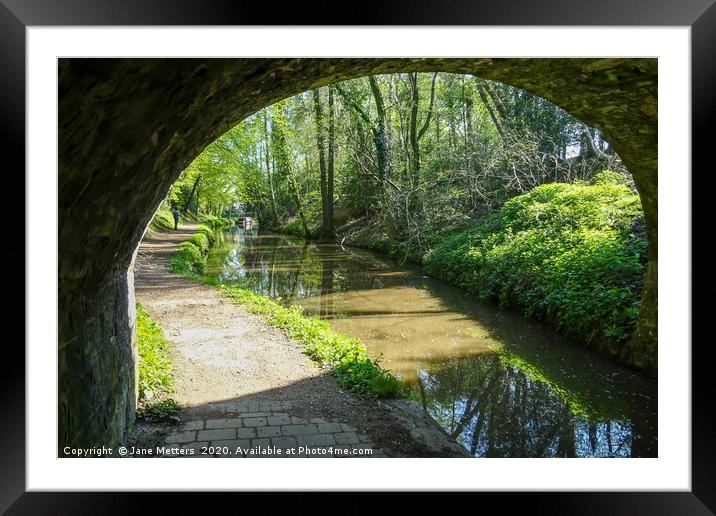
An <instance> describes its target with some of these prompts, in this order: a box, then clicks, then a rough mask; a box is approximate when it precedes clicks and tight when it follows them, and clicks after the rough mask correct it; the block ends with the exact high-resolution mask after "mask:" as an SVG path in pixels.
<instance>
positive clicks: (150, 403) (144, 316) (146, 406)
mask: <svg viewBox="0 0 716 516" xmlns="http://www.w3.org/2000/svg"><path fill="white" fill-rule="evenodd" d="M137 347H138V354H139V364H138V370H139V410H138V413H139V415H140V417H143V418H144V419H147V420H151V421H169V422H173V421H178V419H179V407H178V405H177V403H176V401H174V400H173V399H171V398H170V397H168V394H169V393H171V392H173V390H174V386H173V381H172V361H171V350H170V349H171V348H170V344H169V342H168V341H167V340H166V339H165V338H164V334H163V333H162V329H161V328H160V327H159V326H157V324H156V323H155V322H154V321H153V320H152V318H151V317H150V316H149V314H148V313H147V312H146V311H145V310H144V308H142V306H141V305H140V304H139V303H137Z"/></svg>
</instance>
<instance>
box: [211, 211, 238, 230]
mask: <svg viewBox="0 0 716 516" xmlns="http://www.w3.org/2000/svg"><path fill="white" fill-rule="evenodd" d="M205 222H206V225H207V226H209V227H210V228H211V229H213V230H214V231H218V230H220V229H225V228H230V227H231V226H233V225H234V221H233V220H231V219H224V218H221V217H215V216H214V215H207V216H206V217H205Z"/></svg>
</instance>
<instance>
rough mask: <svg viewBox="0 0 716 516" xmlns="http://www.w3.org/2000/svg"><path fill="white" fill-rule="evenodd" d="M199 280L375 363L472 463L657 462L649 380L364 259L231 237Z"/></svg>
mask: <svg viewBox="0 0 716 516" xmlns="http://www.w3.org/2000/svg"><path fill="white" fill-rule="evenodd" d="M206 273H207V274H208V275H210V276H214V277H216V278H218V279H219V280H220V281H222V282H227V283H233V284H237V285H240V286H242V287H244V288H247V289H250V290H252V291H254V292H257V293H261V294H265V295H267V296H270V297H272V298H275V299H277V300H280V302H282V303H285V304H293V305H300V306H302V307H303V308H304V310H305V311H306V312H307V313H308V314H310V315H314V316H316V317H320V318H322V319H325V320H327V321H328V322H329V323H330V324H331V325H332V326H333V327H334V328H335V329H336V330H338V331H340V332H342V333H345V334H346V335H349V336H352V337H357V338H359V339H361V341H362V342H363V343H364V344H365V346H366V348H367V349H368V352H369V353H370V354H371V356H374V357H378V356H380V357H381V360H382V362H381V364H382V365H383V367H385V368H387V369H390V370H392V371H393V372H394V373H395V374H396V375H397V376H398V377H399V378H400V379H401V380H402V381H403V382H404V383H405V384H406V385H407V386H408V388H409V392H410V397H411V398H412V399H414V400H415V401H417V402H418V403H419V404H421V405H422V406H423V408H424V409H425V410H426V411H427V412H428V413H429V414H430V416H431V417H432V418H433V419H435V421H437V422H438V423H439V424H440V425H441V426H442V427H443V428H444V429H445V431H446V432H447V433H448V434H450V435H451V436H452V437H453V438H454V439H456V440H457V441H458V442H460V443H461V444H462V445H463V446H464V447H465V448H466V449H467V450H468V451H469V452H470V454H471V455H473V456H475V457H656V456H657V424H656V423H657V399H656V392H657V390H656V381H655V380H654V379H651V378H647V377H644V376H642V375H641V374H638V373H636V372H634V371H632V370H630V369H627V368H625V367H622V366H620V365H618V364H615V363H613V362H612V361H610V360H609V359H607V358H605V357H603V356H601V355H599V354H597V353H594V352H591V351H588V350H586V349H584V348H582V347H580V346H578V345H576V344H574V343H570V342H569V341H567V340H566V339H564V338H563V337H561V336H560V335H558V334H556V333H555V332H554V331H552V330H551V329H549V328H548V327H546V326H545V325H543V324H541V323H539V322H537V321H531V320H527V319H525V318H524V317H522V316H520V315H519V314H518V313H516V312H514V311H511V310H507V309H499V308H498V307H497V306H495V305H494V304H491V303H486V302H482V301H480V300H479V299H478V298H477V297H475V296H473V295H471V294H468V293H466V292H464V291H462V290H460V289H458V288H455V287H452V286H449V285H446V284H444V283H442V282H440V281H438V280H435V279H432V278H430V277H427V276H426V275H424V274H423V273H422V272H421V270H420V268H419V267H415V266H411V265H409V264H402V265H401V264H399V263H398V262H397V261H395V260H392V259H390V258H388V257H386V256H383V255H380V254H377V253H373V252H370V251H366V250H362V249H356V248H350V247H342V246H340V245H332V244H318V243H316V242H310V241H305V240H302V239H299V238H296V237H291V236H286V235H278V234H271V233H267V232H259V231H258V230H256V229H251V230H246V229H239V228H234V229H231V230H228V231H225V232H224V238H223V241H222V242H221V243H217V245H216V246H215V247H214V248H213V249H212V251H211V253H210V255H209V259H208V264H207V267H206Z"/></svg>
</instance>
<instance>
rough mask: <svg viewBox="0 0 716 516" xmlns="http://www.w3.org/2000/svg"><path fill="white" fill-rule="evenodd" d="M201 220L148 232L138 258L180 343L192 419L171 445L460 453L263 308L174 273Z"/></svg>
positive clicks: (151, 304) (158, 316)
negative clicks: (332, 368)
mask: <svg viewBox="0 0 716 516" xmlns="http://www.w3.org/2000/svg"><path fill="white" fill-rule="evenodd" d="M197 226H198V224H197V223H187V224H183V225H181V226H180V228H179V229H178V230H176V231H163V232H155V233H153V234H151V235H148V236H146V237H145V238H144V240H143V241H142V243H141V245H140V248H139V251H138V254H137V258H136V262H135V292H136V297H137V300H138V301H139V302H140V303H141V304H142V305H143V306H144V308H145V310H147V312H149V314H150V315H151V316H152V318H153V319H154V320H155V321H157V323H158V324H159V325H160V326H161V327H162V329H163V330H164V334H165V336H166V338H167V339H168V340H169V341H170V342H171V343H172V345H173V348H174V352H173V355H174V357H173V360H174V368H175V381H174V384H175V387H176V392H175V393H174V394H173V397H174V398H175V399H176V400H177V401H178V402H179V404H180V405H181V406H182V420H183V421H182V426H180V427H179V428H178V429H175V430H173V431H172V432H171V433H170V434H169V435H168V436H166V437H165V438H164V442H165V444H167V445H168V447H169V448H172V449H173V450H182V449H184V450H191V449H194V450H196V449H200V448H202V447H204V446H212V447H213V446H217V447H220V448H221V451H220V452H219V453H215V454H214V455H215V456H224V455H226V454H225V453H224V450H225V448H224V447H226V448H228V449H230V450H232V453H231V454H229V455H231V456H254V455H255V454H251V453H248V452H247V449H249V448H251V449H256V448H259V447H265V448H268V449H273V450H274V452H275V450H276V448H278V449H281V450H284V451H285V450H286V449H288V448H291V447H297V446H298V447H300V446H315V447H319V448H320V447H322V448H323V449H327V448H328V449H330V448H331V447H333V445H334V444H335V445H340V446H339V447H347V448H349V449H358V448H360V449H363V450H364V449H367V448H370V449H371V450H372V456H374V457H375V456H389V457H411V456H412V457H416V456H417V457H435V456H456V455H459V454H458V453H457V452H456V451H455V448H454V446H451V445H450V444H449V443H440V444H439V445H438V446H437V448H436V445H435V443H434V441H435V439H432V440H431V439H428V440H427V441H426V440H425V439H423V437H422V435H423V434H424V433H425V422H424V421H423V422H422V423H421V422H417V427H416V423H414V422H412V421H411V422H409V423H407V424H406V417H405V414H406V413H405V412H404V411H400V410H398V409H396V408H395V407H396V406H398V405H393V404H389V403H382V402H380V401H374V400H363V399H359V398H357V397H355V396H353V395H352V394H351V393H349V392H344V391H343V390H342V389H341V388H340V387H339V386H338V385H337V383H336V382H335V380H334V379H333V377H331V376H330V375H329V374H328V373H327V372H326V371H322V370H321V369H319V368H318V367H317V366H316V364H315V363H313V362H312V361H311V360H310V359H309V358H308V357H307V356H306V355H304V354H303V353H302V347H301V345H300V344H298V343H296V342H294V341H292V340H291V339H289V338H287V337H286V336H285V335H284V334H283V333H282V332H281V331H280V330H278V329H276V328H273V327H271V326H269V325H268V324H266V323H265V322H264V321H263V320H262V319H261V316H259V315H256V314H251V313H249V312H248V311H247V310H246V309H245V308H244V307H243V306H240V305H236V304H234V303H233V302H231V301H230V300H228V299H226V298H224V297H222V296H221V295H220V293H219V292H218V290H217V289H215V288H213V287H210V286H206V285H202V284H200V283H197V282H194V281H192V280H190V279H188V278H185V277H183V276H179V275H176V274H172V273H170V272H169V268H168V265H169V257H170V256H171V254H172V253H173V252H174V251H175V250H176V249H177V246H178V244H180V243H181V242H183V241H184V240H186V239H187V238H189V237H190V236H191V235H192V234H193V233H194V232H196V229H197ZM396 410H397V411H398V412H399V413H396ZM427 424H428V426H429V423H427ZM419 427H421V428H419ZM416 428H417V429H418V430H419V431H418V432H417V433H416V431H415V430H416ZM145 430H146V429H145ZM433 437H434V435H433ZM431 441H432V442H431ZM438 441H440V439H438ZM179 453H181V452H176V451H170V452H168V454H179ZM352 453H354V454H357V453H360V454H361V455H362V456H364V455H366V452H352ZM321 455H323V454H309V455H305V453H304V455H303V456H321ZM334 455H335V454H334ZM273 456H275V455H273ZM284 456H285V454H284Z"/></svg>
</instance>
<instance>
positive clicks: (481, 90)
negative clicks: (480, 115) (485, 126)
mask: <svg viewBox="0 0 716 516" xmlns="http://www.w3.org/2000/svg"><path fill="white" fill-rule="evenodd" d="M475 85H476V86H477V92H478V93H479V94H480V98H481V99H482V103H483V104H484V105H485V107H486V108H487V112H488V113H490V118H492V122H493V123H494V124H495V127H496V128H497V132H498V133H499V134H500V137H501V138H502V139H503V140H504V139H505V129H504V128H503V126H502V122H501V121H500V119H499V118H498V114H497V113H496V112H495V108H493V107H492V103H491V102H490V99H489V98H488V97H487V93H486V92H485V88H484V87H483V86H482V83H481V82H480V79H478V78H477V77H475Z"/></svg>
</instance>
